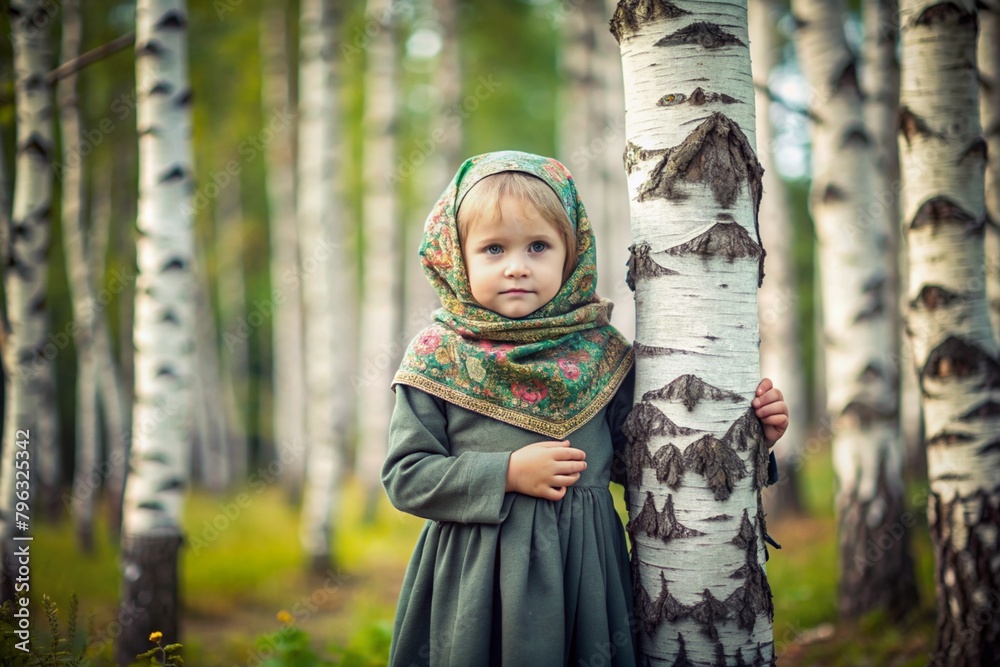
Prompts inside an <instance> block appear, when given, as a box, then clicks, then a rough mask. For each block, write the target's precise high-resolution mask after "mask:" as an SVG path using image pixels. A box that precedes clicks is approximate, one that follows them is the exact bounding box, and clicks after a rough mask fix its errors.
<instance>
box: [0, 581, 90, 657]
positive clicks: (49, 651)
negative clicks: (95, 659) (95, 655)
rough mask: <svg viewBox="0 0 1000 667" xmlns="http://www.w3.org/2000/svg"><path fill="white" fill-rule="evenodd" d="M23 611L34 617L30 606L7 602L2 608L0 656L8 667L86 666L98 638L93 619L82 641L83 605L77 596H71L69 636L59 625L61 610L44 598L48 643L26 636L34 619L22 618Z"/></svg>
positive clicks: (68, 620) (68, 623)
mask: <svg viewBox="0 0 1000 667" xmlns="http://www.w3.org/2000/svg"><path fill="white" fill-rule="evenodd" d="M23 611H27V612H28V613H29V614H30V611H31V610H30V607H27V606H25V607H21V606H16V605H15V604H14V602H13V601H12V600H7V601H6V602H4V603H3V606H0V655H2V656H4V657H5V658H6V659H7V660H8V662H4V663H3V664H4V665H10V666H11V667H18V666H20V665H32V666H33V667H34V666H37V667H79V666H80V665H84V664H86V653H87V649H88V648H90V646H91V645H92V638H93V637H94V628H93V616H91V618H90V623H89V624H88V628H87V632H86V634H85V635H84V637H83V638H82V640H81V641H78V638H77V614H78V611H79V602H78V600H77V597H76V595H75V594H74V595H71V596H70V600H69V614H68V618H67V619H66V633H65V634H63V633H62V629H61V627H60V624H59V609H58V607H57V606H56V603H55V602H53V601H52V599H51V598H50V597H49V596H48V595H43V596H42V611H43V613H44V615H45V620H46V621H47V622H48V625H49V632H50V634H51V639H50V640H49V641H48V642H43V641H39V640H37V639H36V638H32V637H29V636H28V635H27V634H26V633H27V630H26V627H27V628H30V627H31V625H30V624H31V622H32V618H31V616H30V615H29V616H27V617H24V616H22V615H21V614H22V612H23ZM22 621H24V622H23V623H22Z"/></svg>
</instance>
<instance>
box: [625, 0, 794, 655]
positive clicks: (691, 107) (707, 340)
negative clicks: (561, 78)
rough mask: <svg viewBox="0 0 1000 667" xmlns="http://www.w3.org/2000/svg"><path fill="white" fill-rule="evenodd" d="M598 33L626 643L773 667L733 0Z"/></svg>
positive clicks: (739, 48) (747, 177)
mask: <svg viewBox="0 0 1000 667" xmlns="http://www.w3.org/2000/svg"><path fill="white" fill-rule="evenodd" d="M709 12H710V13H709ZM611 24H612V32H613V33H614V34H615V36H616V37H617V39H618V41H619V44H620V46H621V56H622V68H623V73H624V83H625V108H626V129H625V131H626V140H627V146H628V148H627V150H626V155H625V168H626V171H627V172H628V183H629V191H630V195H631V217H632V237H633V239H634V244H633V246H632V257H631V260H630V267H629V274H630V279H631V281H632V284H633V285H634V289H635V296H636V308H637V313H636V343H635V350H636V386H635V392H636V393H635V395H636V399H637V402H636V406H635V408H634V409H633V411H632V413H631V415H630V416H629V418H628V420H627V423H626V431H627V435H628V437H629V441H630V447H629V456H628V468H629V484H628V496H629V503H628V506H629V516H630V521H629V524H628V530H629V532H630V534H631V537H632V547H633V551H632V555H633V568H634V570H633V572H634V583H635V604H636V613H637V615H638V620H639V624H640V630H639V635H640V651H641V653H642V654H643V655H644V656H645V659H646V661H647V662H646V663H645V664H649V665H681V664H683V665H721V664H734V665H735V664H746V665H765V664H774V642H773V631H772V625H771V624H772V620H773V614H774V608H773V605H772V601H771V591H770V586H769V585H768V582H767V576H766V574H765V571H764V562H765V560H766V558H767V552H766V548H765V543H764V534H765V527H764V512H763V509H762V506H761V488H762V487H763V484H764V482H765V481H766V479H767V467H768V466H767V455H768V452H767V447H766V444H765V442H764V438H763V433H762V430H761V426H760V422H759V420H758V419H757V418H756V416H755V415H754V413H753V408H752V407H751V406H750V401H751V399H752V397H753V395H754V389H755V388H756V386H757V382H758V380H759V379H760V374H759V365H758V349H757V345H758V330H757V288H758V287H759V285H760V281H761V280H762V278H763V255H764V252H763V248H762V247H761V244H760V236H759V231H758V223H757V209H758V206H759V204H760V197H761V168H760V165H759V163H758V162H757V158H756V156H755V155H754V153H755V148H754V142H755V128H754V102H753V99H754V98H753V81H752V78H751V74H750V53H749V50H748V47H747V44H748V42H749V38H748V30H747V6H746V2H740V1H735V2H720V3H713V5H712V6H711V8H710V10H709V8H708V7H707V5H706V3H698V2H667V1H662V0H661V1H659V2H653V3H650V2H647V1H646V0H622V1H621V2H619V3H618V8H617V10H616V12H615V15H614V18H613V19H612V23H611Z"/></svg>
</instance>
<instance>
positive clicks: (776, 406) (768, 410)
mask: <svg viewBox="0 0 1000 667" xmlns="http://www.w3.org/2000/svg"><path fill="white" fill-rule="evenodd" d="M754 412H755V413H756V414H757V417H758V418H759V419H764V417H770V416H771V415H785V416H787V415H788V406H787V405H786V404H785V403H782V402H778V403H769V404H768V405H765V406H764V407H762V408H757V409H756V410H754Z"/></svg>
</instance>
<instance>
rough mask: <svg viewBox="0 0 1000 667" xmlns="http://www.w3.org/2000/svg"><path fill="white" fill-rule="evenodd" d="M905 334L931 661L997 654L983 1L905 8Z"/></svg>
mask: <svg viewBox="0 0 1000 667" xmlns="http://www.w3.org/2000/svg"><path fill="white" fill-rule="evenodd" d="M900 31H901V36H902V61H901V87H900V141H899V146H900V165H901V170H902V174H903V200H902V208H903V220H904V221H905V223H906V228H905V229H906V236H907V241H908V244H909V247H910V282H909V294H908V301H909V310H908V313H907V328H908V331H909V333H910V336H911V340H912V343H913V351H914V359H915V362H916V368H917V375H918V377H919V378H920V389H921V394H922V396H923V405H924V415H925V420H926V431H927V443H926V444H927V469H928V477H929V481H930V493H929V497H928V499H927V510H928V521H929V524H930V531H931V540H932V542H933V545H934V557H935V568H934V578H935V583H936V588H937V605H938V628H937V641H936V653H935V655H934V656H932V661H931V664H934V665H939V664H947V665H978V664H987V663H988V662H992V661H994V660H995V659H996V656H997V655H1000V617H998V616H997V614H996V611H995V610H996V609H997V603H998V600H997V590H998V588H1000V556H998V554H997V534H998V530H1000V490H998V487H997V480H998V479H1000V447H998V446H997V442H998V440H1000V438H998V436H1000V419H998V418H1000V410H998V396H997V376H998V373H1000V364H998V361H997V344H996V341H995V338H994V335H993V331H992V329H991V327H990V322H989V313H988V305H987V302H986V294H985V288H984V283H983V271H984V255H983V227H984V219H985V208H984V201H983V199H984V191H983V188H984V186H983V178H984V167H985V158H986V142H985V141H984V140H983V138H982V135H981V134H980V126H979V106H978V99H977V98H978V91H977V80H976V76H977V73H976V66H975V63H976V3H975V2H974V1H973V0H962V1H958V2H946V3H937V2H927V1H926V0H902V1H901V2H900Z"/></svg>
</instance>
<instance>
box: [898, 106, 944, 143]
mask: <svg viewBox="0 0 1000 667" xmlns="http://www.w3.org/2000/svg"><path fill="white" fill-rule="evenodd" d="M898 126H899V131H900V132H902V133H903V138H904V139H906V145H907V146H909V145H910V144H911V142H912V141H913V137H915V136H916V135H918V134H921V135H923V136H926V137H934V138H937V139H944V137H943V136H942V135H941V134H940V133H938V132H935V131H934V130H933V129H931V126H930V125H929V124H928V123H927V121H925V120H924V119H923V118H921V117H920V116H918V115H917V114H915V113H913V112H912V111H910V108H909V107H907V106H901V107H899V120H898Z"/></svg>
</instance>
